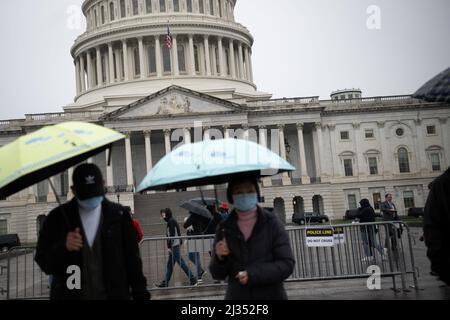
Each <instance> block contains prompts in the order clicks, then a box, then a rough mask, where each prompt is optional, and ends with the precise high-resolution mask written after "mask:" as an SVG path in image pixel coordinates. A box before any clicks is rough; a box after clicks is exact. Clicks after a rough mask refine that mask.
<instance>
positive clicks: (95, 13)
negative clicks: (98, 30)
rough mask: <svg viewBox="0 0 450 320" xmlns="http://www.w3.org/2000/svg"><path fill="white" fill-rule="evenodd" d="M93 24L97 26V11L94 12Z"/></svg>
mask: <svg viewBox="0 0 450 320" xmlns="http://www.w3.org/2000/svg"><path fill="white" fill-rule="evenodd" d="M94 21H95V22H94V23H95V26H96V27H97V26H98V20H97V10H94Z"/></svg>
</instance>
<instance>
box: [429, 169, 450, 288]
mask: <svg viewBox="0 0 450 320" xmlns="http://www.w3.org/2000/svg"><path fill="white" fill-rule="evenodd" d="M423 232H424V238H425V244H426V246H427V248H428V250H427V256H428V258H429V259H430V261H431V269H432V270H433V271H434V272H436V273H438V274H439V276H440V279H441V280H443V281H444V282H445V283H447V284H448V285H450V168H449V169H447V171H446V172H445V173H444V174H442V175H441V176H440V177H438V178H436V179H435V180H434V181H433V183H432V185H431V190H430V193H429V195H428V199H427V202H426V204H425V210H424V221H423Z"/></svg>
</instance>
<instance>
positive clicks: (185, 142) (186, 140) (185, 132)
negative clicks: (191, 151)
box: [183, 128, 191, 144]
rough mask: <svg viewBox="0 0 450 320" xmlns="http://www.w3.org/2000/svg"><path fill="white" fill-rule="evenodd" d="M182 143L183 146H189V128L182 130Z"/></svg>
mask: <svg viewBox="0 0 450 320" xmlns="http://www.w3.org/2000/svg"><path fill="white" fill-rule="evenodd" d="M183 142H184V144H190V143H191V128H184V138H183Z"/></svg>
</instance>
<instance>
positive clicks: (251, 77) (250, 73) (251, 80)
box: [248, 48, 253, 83]
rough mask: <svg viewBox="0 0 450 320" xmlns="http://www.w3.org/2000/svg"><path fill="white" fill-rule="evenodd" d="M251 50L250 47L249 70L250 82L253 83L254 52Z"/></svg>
mask: <svg viewBox="0 0 450 320" xmlns="http://www.w3.org/2000/svg"><path fill="white" fill-rule="evenodd" d="M250 50H251V48H250V49H249V52H248V72H249V77H250V82H252V83H253V64H252V52H251V51H250Z"/></svg>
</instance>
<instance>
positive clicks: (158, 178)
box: [136, 139, 295, 192]
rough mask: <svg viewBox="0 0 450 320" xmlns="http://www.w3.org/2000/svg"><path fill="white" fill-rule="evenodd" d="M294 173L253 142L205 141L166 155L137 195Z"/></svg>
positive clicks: (145, 180)
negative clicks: (235, 179) (238, 179)
mask: <svg viewBox="0 0 450 320" xmlns="http://www.w3.org/2000/svg"><path fill="white" fill-rule="evenodd" d="M294 170H295V167H293V166H292V165H290V164H289V163H288V162H287V161H286V160H284V159H282V158H281V157H280V156H278V155H277V154H275V153H274V152H272V151H270V150H269V149H267V148H265V147H263V146H261V145H259V144H256V143H254V142H251V141H247V140H238V139H224V140H206V141H203V142H198V143H194V144H185V145H183V146H181V147H179V148H178V149H176V150H174V151H172V152H171V153H169V154H168V155H166V156H165V157H164V158H162V159H161V160H160V161H159V162H158V163H157V164H156V166H155V167H154V168H153V169H152V170H151V171H150V172H149V173H148V174H147V176H146V177H145V178H144V180H143V181H142V182H141V183H140V185H139V186H138V188H137V190H136V191H137V192H143V191H146V190H170V189H183V188H188V187H192V186H204V185H217V184H223V183H227V182H228V181H229V180H230V179H232V178H234V177H237V176H242V175H253V176H257V177H262V176H271V175H275V174H278V173H281V172H286V171H294Z"/></svg>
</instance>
